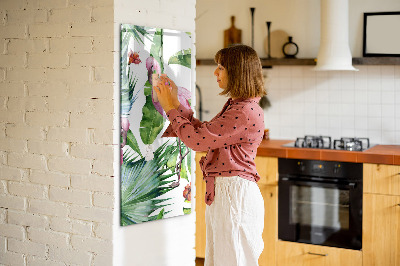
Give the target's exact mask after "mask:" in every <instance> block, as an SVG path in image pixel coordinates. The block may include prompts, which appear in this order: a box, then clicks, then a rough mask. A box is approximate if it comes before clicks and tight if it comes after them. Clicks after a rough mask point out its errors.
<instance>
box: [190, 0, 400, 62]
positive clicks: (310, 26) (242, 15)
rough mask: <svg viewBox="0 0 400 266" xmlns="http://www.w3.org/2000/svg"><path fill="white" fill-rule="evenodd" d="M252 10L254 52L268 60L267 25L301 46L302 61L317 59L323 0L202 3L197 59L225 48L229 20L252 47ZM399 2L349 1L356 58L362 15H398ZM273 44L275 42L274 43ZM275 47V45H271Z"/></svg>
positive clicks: (358, 52)
mask: <svg viewBox="0 0 400 266" xmlns="http://www.w3.org/2000/svg"><path fill="white" fill-rule="evenodd" d="M250 7H255V8H256V10H255V15H254V35H255V36H254V48H255V50H256V51H257V53H259V56H260V57H265V56H266V52H265V49H264V41H265V39H266V36H267V27H266V25H265V22H266V21H271V22H272V24H271V31H276V30H283V31H285V32H287V33H288V34H289V35H290V36H293V41H294V42H295V43H297V44H298V46H299V54H298V57H299V58H314V57H316V56H317V54H318V47H319V38H320V0H280V1H276V0H275V1H274V0H245V1H239V0H236V1H232V0H220V1H214V0H202V1H199V2H198V4H197V6H196V8H197V10H196V12H197V17H196V34H197V58H213V56H214V54H215V52H216V51H218V50H219V49H221V48H222V46H223V31H224V30H225V29H227V28H229V27H230V23H231V22H230V17H231V16H232V15H234V16H236V22H235V25H236V27H237V28H239V29H241V30H242V42H243V43H244V44H247V45H251V14H250ZM399 10H400V1H398V0H380V1H376V0H349V36H350V37H349V42H350V49H351V51H352V55H353V57H361V56H362V32H363V31H362V28H363V14H362V13H363V12H380V11H399ZM272 42H273V40H272ZM271 46H272V45H271Z"/></svg>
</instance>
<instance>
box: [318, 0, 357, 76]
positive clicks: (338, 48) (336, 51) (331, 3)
mask: <svg viewBox="0 0 400 266" xmlns="http://www.w3.org/2000/svg"><path fill="white" fill-rule="evenodd" d="M314 70H317V71H328V70H351V71H358V69H356V68H354V67H353V66H352V56H351V52H350V47H349V1H348V0H321V40H320V47H319V52H318V57H317V65H316V67H315V68H314Z"/></svg>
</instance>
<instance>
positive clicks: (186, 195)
mask: <svg viewBox="0 0 400 266" xmlns="http://www.w3.org/2000/svg"><path fill="white" fill-rule="evenodd" d="M191 184H192V183H189V184H187V185H186V187H185V190H184V191H183V197H184V198H185V200H187V201H191V199H192V197H191V190H192V189H191V187H190V186H191Z"/></svg>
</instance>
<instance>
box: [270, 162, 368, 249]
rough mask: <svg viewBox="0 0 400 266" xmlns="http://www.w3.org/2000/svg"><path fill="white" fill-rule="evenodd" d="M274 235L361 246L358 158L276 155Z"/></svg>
mask: <svg viewBox="0 0 400 266" xmlns="http://www.w3.org/2000/svg"><path fill="white" fill-rule="evenodd" d="M278 171H279V194H278V238H279V239H281V240H286V241H293V242H301V243H309V244H316V245H323V246H331V247H340V248H348V249H356V250H360V249H361V243H362V239H361V238H362V175H363V168H362V164H360V163H347V162H333V161H315V160H297V159H283V158H280V159H279V160H278Z"/></svg>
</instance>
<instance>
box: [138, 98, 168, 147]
mask: <svg viewBox="0 0 400 266" xmlns="http://www.w3.org/2000/svg"><path fill="white" fill-rule="evenodd" d="M142 113H143V116H142V121H140V128H139V132H140V137H141V138H142V141H143V143H144V144H152V143H153V142H154V140H155V139H156V138H157V135H158V134H159V133H160V132H161V130H162V128H163V126H164V122H165V118H164V117H163V116H162V115H161V114H160V113H159V112H158V111H157V110H156V108H155V107H154V105H153V101H152V99H151V95H149V96H146V103H145V105H144V106H143V108H142Z"/></svg>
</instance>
